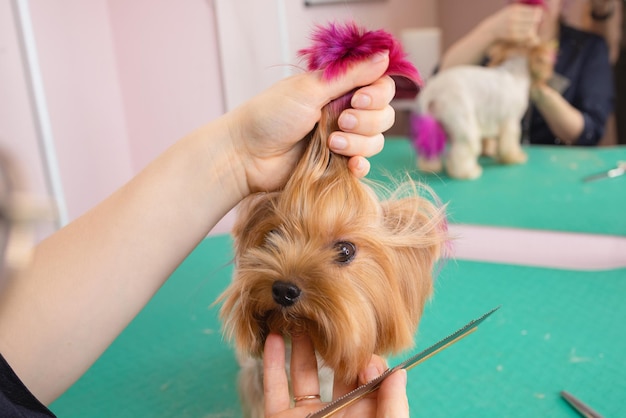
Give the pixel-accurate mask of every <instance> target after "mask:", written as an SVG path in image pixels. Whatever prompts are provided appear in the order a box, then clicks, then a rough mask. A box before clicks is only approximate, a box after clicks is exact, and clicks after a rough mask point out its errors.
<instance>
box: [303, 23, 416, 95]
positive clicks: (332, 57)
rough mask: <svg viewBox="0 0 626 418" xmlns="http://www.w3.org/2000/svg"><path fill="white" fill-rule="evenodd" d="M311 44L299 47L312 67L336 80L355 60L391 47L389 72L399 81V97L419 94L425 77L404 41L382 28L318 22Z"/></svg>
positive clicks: (397, 89)
mask: <svg viewBox="0 0 626 418" xmlns="http://www.w3.org/2000/svg"><path fill="white" fill-rule="evenodd" d="M311 40H312V41H313V43H312V45H311V46H310V47H309V48H304V49H301V50H300V51H298V56H300V57H301V58H304V59H306V60H307V69H308V70H309V71H316V70H323V77H324V79H326V80H332V79H334V78H337V77H339V76H341V75H343V74H344V73H345V72H346V71H347V70H348V68H349V67H350V65H352V64H353V63H356V62H359V61H362V60H364V59H367V58H368V57H370V56H372V55H374V54H376V53H379V52H384V51H389V67H388V68H387V71H386V73H385V74H387V75H389V76H391V77H392V78H393V79H394V81H395V83H396V96H395V98H402V99H405V98H411V99H412V98H415V96H417V93H419V90H420V88H421V86H422V78H421V77H420V74H419V72H418V70H417V69H416V68H415V66H414V65H413V64H412V63H411V62H410V61H409V60H408V59H407V54H406V52H404V50H403V48H402V45H401V44H400V42H399V41H398V40H397V39H395V38H394V36H393V35H391V34H390V33H389V32H386V31H384V30H382V29H380V30H374V31H368V30H366V29H364V28H362V27H359V26H358V25H357V24H356V23H355V22H346V23H343V24H339V23H330V24H329V25H328V26H316V28H315V30H314V31H313V34H312V36H311Z"/></svg>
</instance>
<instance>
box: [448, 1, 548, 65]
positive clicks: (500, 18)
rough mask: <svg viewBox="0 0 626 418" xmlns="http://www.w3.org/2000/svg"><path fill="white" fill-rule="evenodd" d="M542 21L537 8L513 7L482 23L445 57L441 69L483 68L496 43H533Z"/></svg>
mask: <svg viewBox="0 0 626 418" xmlns="http://www.w3.org/2000/svg"><path fill="white" fill-rule="evenodd" d="M541 17H542V9H541V7H537V6H528V5H523V4H511V5H509V6H506V7H504V8H502V9H501V10H499V11H498V12H496V13H494V14H492V15H490V16H488V17H487V18H485V19H484V20H482V21H481V22H480V23H479V24H478V25H476V27H475V28H474V29H472V30H471V31H470V32H469V33H468V34H467V35H465V36H464V37H462V38H461V39H459V40H458V41H456V42H455V43H454V44H452V46H450V48H448V50H447V51H446V52H445V53H444V54H443V57H442V59H441V65H440V69H441V70H444V69H446V68H450V67H454V66H457V65H468V64H470V65H478V64H480V63H481V62H482V61H483V60H484V58H485V56H486V55H487V52H488V50H489V48H490V47H491V46H492V45H493V44H494V43H495V42H496V41H500V40H503V41H515V42H528V43H534V42H536V41H537V31H538V27H539V23H540V21H541Z"/></svg>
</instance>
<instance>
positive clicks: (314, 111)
mask: <svg viewBox="0 0 626 418" xmlns="http://www.w3.org/2000/svg"><path fill="white" fill-rule="evenodd" d="M388 65H389V56H388V54H387V53H381V54H376V55H374V56H372V57H370V58H369V59H368V60H365V61H363V62H361V63H358V64H355V65H353V66H352V67H351V68H350V69H349V70H348V71H347V72H346V74H344V75H343V76H341V77H338V78H337V79H335V80H332V81H327V80H323V79H322V76H321V72H319V71H318V72H308V73H302V74H298V75H294V76H292V77H289V78H286V79H284V80H282V81H280V82H278V83H277V84H275V85H274V86H272V87H271V88H269V89H268V90H266V91H265V92H263V93H261V94H260V95H258V96H256V97H255V98H253V99H252V100H250V101H248V102H247V103H245V104H244V105H242V106H241V107H239V108H238V109H236V110H234V111H233V112H231V114H230V115H229V116H228V117H229V120H230V124H229V129H230V131H231V138H232V142H233V146H234V147H235V150H236V152H234V153H233V155H236V156H237V160H235V161H233V162H232V165H233V169H234V170H241V171H240V172H237V173H235V174H236V175H238V174H240V173H244V175H245V184H244V185H242V188H243V190H242V194H243V195H244V196H245V195H246V194H247V193H250V192H255V191H267V190H275V189H277V188H280V187H281V186H282V185H284V183H285V182H286V180H287V178H288V177H289V175H290V173H291V172H292V171H293V168H294V167H295V164H296V162H297V161H298V159H299V158H300V156H301V154H302V152H303V150H304V146H305V144H304V142H303V141H302V138H304V137H305V135H306V134H307V133H309V132H310V131H311V130H312V129H313V127H314V126H315V124H316V123H317V121H318V120H319V118H320V116H321V109H322V107H323V106H325V105H326V104H327V103H329V102H330V101H331V100H332V99H335V98H337V97H340V96H342V95H343V94H345V93H347V92H349V91H351V90H353V89H355V88H359V87H360V88H359V89H358V90H357V91H356V93H355V94H354V97H353V98H352V103H351V104H352V108H351V109H346V110H345V111H344V112H343V113H342V114H341V116H340V118H339V124H340V127H341V129H342V131H341V132H334V133H333V134H331V136H330V138H329V146H330V148H331V149H332V150H333V151H335V152H337V153H341V154H343V155H347V156H351V157H352V158H351V159H350V162H349V166H350V168H351V169H352V171H353V172H354V173H355V174H356V175H357V176H359V177H361V176H364V175H365V174H367V172H368V171H369V163H368V162H367V160H366V159H365V157H369V156H372V155H374V154H376V153H378V152H380V150H381V149H382V148H383V145H384V137H383V135H382V132H384V131H385V130H387V129H389V128H390V127H391V126H392V125H393V122H394V117H395V113H394V111H393V109H392V107H391V106H390V102H391V99H392V98H393V96H394V93H395V85H394V83H393V81H392V80H391V78H390V77H387V76H383V74H384V73H385V70H386V69H387V66H388Z"/></svg>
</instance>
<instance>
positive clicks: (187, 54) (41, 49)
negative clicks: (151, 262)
mask: <svg viewBox="0 0 626 418" xmlns="http://www.w3.org/2000/svg"><path fill="white" fill-rule="evenodd" d="M28 3H29V5H30V10H31V13H32V21H33V26H34V32H35V40H36V43H37V49H38V55H39V61H40V64H41V71H42V76H43V81H44V88H45V94H46V98H47V104H48V108H49V110H50V121H51V125H52V130H53V135H54V140H55V146H56V151H57V155H58V159H59V166H60V171H61V173H60V174H61V177H62V183H63V189H64V192H65V196H66V200H67V202H66V203H67V207H68V210H69V218H70V219H73V218H75V217H77V216H79V215H80V214H82V213H83V212H85V211H86V210H88V209H89V208H91V207H92V206H93V205H95V204H96V203H98V202H99V201H101V200H102V199H104V198H105V197H106V196H107V195H108V194H110V193H111V192H112V191H113V190H115V189H116V188H118V187H119V186H121V185H122V184H123V183H124V182H125V181H127V180H128V179H129V178H130V177H131V176H132V175H133V174H135V173H137V172H138V171H139V170H140V169H141V168H142V167H143V166H144V165H145V164H146V163H147V162H148V161H150V160H151V159H153V158H154V157H155V156H156V155H157V154H158V153H160V152H161V151H163V150H164V149H165V148H167V147H168V146H169V145H170V144H172V143H173V142H174V141H175V140H177V139H178V138H180V137H181V136H183V135H184V134H186V133H187V132H189V131H191V130H193V129H194V128H196V127H197V126H199V125H201V124H203V123H205V122H207V121H209V120H211V119H214V118H215V117H217V116H219V115H220V114H221V113H222V112H223V111H224V110H225V109H226V108H227V107H228V106H227V103H226V102H227V97H226V96H225V95H224V94H223V91H226V90H227V86H228V85H229V84H228V83H227V81H228V80H227V79H228V78H229V77H230V79H232V78H233V76H236V75H237V73H236V71H243V72H242V73H241V74H240V75H238V77H239V78H238V84H239V85H241V86H243V87H244V88H243V89H242V90H241V91H240V94H239V96H238V98H239V99H241V100H245V99H246V98H248V97H250V96H251V95H253V94H255V93H257V92H258V91H260V90H261V89H263V88H265V87H267V86H268V85H269V84H271V83H273V82H274V81H276V80H278V79H279V78H281V77H283V76H284V75H285V68H286V67H287V66H288V65H289V64H292V63H293V60H294V59H295V51H296V50H297V49H299V48H301V47H302V46H304V45H305V44H306V43H307V37H308V35H309V33H310V30H311V28H312V26H313V24H315V23H318V22H325V21H327V20H335V19H345V18H354V19H356V20H358V21H359V22H361V23H363V24H365V25H367V26H368V27H372V28H378V27H385V28H387V29H388V30H390V31H392V32H394V33H396V34H399V33H400V31H401V30H402V29H404V28H408V27H416V26H435V25H436V23H437V7H436V1H435V0H386V1H381V2H372V3H352V4H350V5H345V4H339V5H324V6H316V7H310V8H307V7H305V6H304V1H303V0H275V1H270V2H268V1H264V2H260V1H257V0H186V1H184V2H181V1H177V0H150V1H148V0H133V1H124V0H90V1H84V0H30V1H29V2H28ZM280 4H282V5H283V8H282V13H284V15H281V14H280V13H279V11H278V10H277V5H280ZM10 5H11V0H0V12H1V15H2V17H1V20H0V24H1V25H2V28H1V29H0V42H1V43H2V45H0V46H1V47H2V48H1V49H0V60H2V61H3V62H4V61H5V58H6V61H7V62H9V63H10V65H9V64H7V65H6V66H3V67H1V68H2V70H1V71H2V72H1V73H0V88H2V91H3V93H2V96H1V97H0V102H1V103H0V122H2V127H0V142H2V143H7V145H8V146H9V147H10V148H11V149H16V150H19V153H20V155H21V161H23V165H24V166H25V167H26V168H28V170H29V172H30V173H32V177H31V180H30V182H31V183H32V184H31V188H33V189H39V190H40V191H42V192H43V191H45V186H44V180H43V175H44V174H43V173H44V170H43V168H42V167H43V164H42V162H41V160H40V159H39V156H38V151H37V143H36V135H35V129H34V124H33V112H32V109H31V108H30V105H29V101H28V94H27V92H28V90H27V87H26V82H25V76H24V72H23V68H22V66H21V56H20V51H19V47H18V44H17V40H16V39H17V37H16V31H15V28H14V27H13V24H12V20H13V13H12V11H11V6H10ZM220 13H221V14H220ZM281 22H282V26H280V24H281ZM283 29H284V30H285V31H286V32H285V33H287V42H286V43H285V42H284V37H283V35H284V33H283V32H281V31H282V30H283ZM220 31H222V32H224V33H222V35H224V36H221V37H218V33H219V32H220ZM230 40H238V42H239V44H236V45H235V47H232V45H231V46H229V44H228V42H230ZM284 45H286V48H283V46H284ZM224 46H226V47H224ZM222 53H223V54H222ZM9 58H10V59H9ZM229 60H230V61H229ZM224 61H229V62H230V63H231V64H232V65H231V67H229V68H228V71H224V68H225V67H222V66H220V63H223V62H224ZM251 64H254V66H252V65H251ZM5 86H6V88H5Z"/></svg>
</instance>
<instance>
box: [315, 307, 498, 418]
mask: <svg viewBox="0 0 626 418" xmlns="http://www.w3.org/2000/svg"><path fill="white" fill-rule="evenodd" d="M498 309H500V307H499V306H498V307H497V308H495V309H492V310H491V311H489V312H487V313H486V314H484V315H483V316H481V317H480V318H478V319H474V320H473V321H470V322H469V323H468V324H467V325H465V326H464V327H463V328H461V329H459V330H458V331H456V332H455V333H454V334H451V335H449V336H447V337H446V338H444V339H443V340H440V341H439V342H437V343H435V344H434V345H432V346H430V347H428V348H427V349H425V350H424V351H422V352H420V353H417V354H415V355H414V356H412V357H409V358H408V359H406V360H405V361H403V362H402V363H400V364H398V365H397V366H395V367H392V368H390V369H387V370H386V371H385V372H383V374H381V375H380V376H378V377H377V378H375V379H373V380H371V381H369V382H368V383H366V384H364V385H361V386H359V387H358V388H356V389H354V390H353V391H352V392H349V393H347V394H345V395H343V396H342V397H340V398H337V399H335V400H334V401H333V402H331V403H329V404H327V405H326V406H324V407H323V408H322V409H320V410H319V411H317V412H314V413H312V414H309V415H307V418H326V417H329V416H331V415H332V414H334V413H335V412H337V411H339V410H341V409H343V408H345V407H347V406H349V405H352V404H353V403H354V402H356V401H358V400H359V399H361V398H363V397H364V396H366V395H368V394H370V393H372V392H375V391H376V390H378V388H380V385H381V384H382V383H383V381H384V380H385V379H386V378H387V377H389V375H391V374H392V373H393V372H395V371H396V370H399V369H406V370H409V369H411V368H412V367H414V366H416V365H418V364H419V363H421V362H423V361H425V360H427V359H429V358H430V357H432V356H434V355H435V354H437V353H438V352H440V351H442V350H444V349H446V348H448V347H450V346H451V345H452V344H454V343H456V342H457V341H459V340H460V339H461V338H463V337H466V336H467V335H469V334H470V333H472V332H474V331H476V328H477V327H478V325H479V324H480V323H481V322H483V321H484V320H485V319H487V317H488V316H490V315H491V314H492V313H494V312H495V311H497V310H498Z"/></svg>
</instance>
